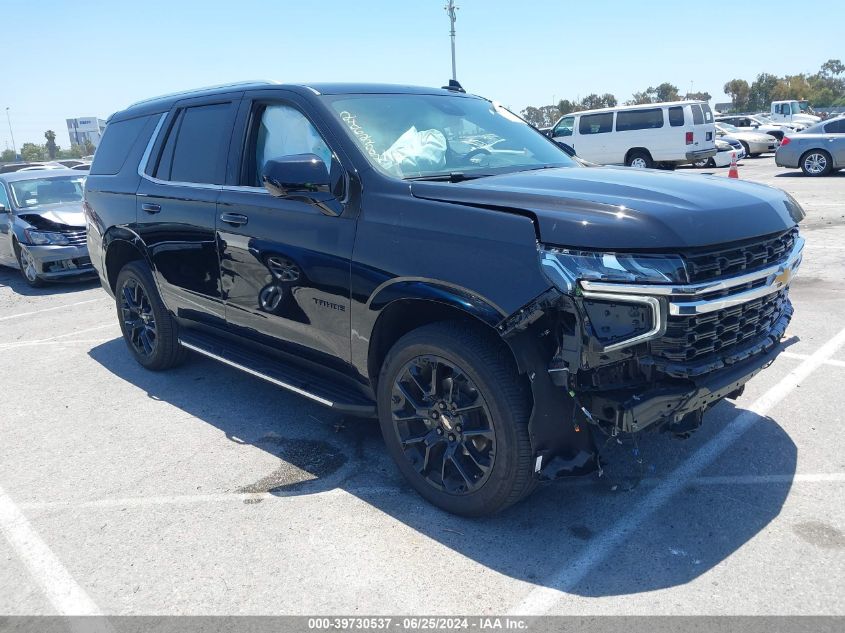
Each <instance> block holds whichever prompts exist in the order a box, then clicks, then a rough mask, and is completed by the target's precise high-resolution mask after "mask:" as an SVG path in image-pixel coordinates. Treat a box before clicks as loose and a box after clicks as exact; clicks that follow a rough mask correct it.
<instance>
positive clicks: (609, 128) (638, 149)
mask: <svg viewBox="0 0 845 633" xmlns="http://www.w3.org/2000/svg"><path fill="white" fill-rule="evenodd" d="M550 136H551V137H552V138H553V139H554V140H555V141H557V142H558V143H561V144H563V145H568V146H569V147H570V148H572V149H573V150H574V151H575V153H576V155H577V156H578V157H579V158H583V159H584V160H588V161H591V162H593V163H598V164H600V165H628V166H631V167H668V168H672V167H674V166H675V165H683V164H685V163H694V162H696V161H700V160H706V159H708V158H710V157H711V156H715V155H716V141H715V138H716V128H715V126H714V124H713V112H712V111H711V110H710V106H709V105H707V103H705V102H703V101H673V102H670V103H649V104H645V105H633V106H619V107H616V108H602V109H600V110H584V111H583V112H575V113H572V114H567V115H565V116H563V117H561V118H560V119H559V120H558V122H557V123H555V125H554V127H552V130H551V133H550Z"/></svg>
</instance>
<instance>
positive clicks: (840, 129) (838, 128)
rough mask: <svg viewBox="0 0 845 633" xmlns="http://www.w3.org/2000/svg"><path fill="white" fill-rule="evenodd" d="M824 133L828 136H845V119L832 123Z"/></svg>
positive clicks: (825, 127)
mask: <svg viewBox="0 0 845 633" xmlns="http://www.w3.org/2000/svg"><path fill="white" fill-rule="evenodd" d="M824 131H825V132H826V133H827V134H845V119H840V120H838V121H831V122H830V123H828V124H826V125H825V126H824Z"/></svg>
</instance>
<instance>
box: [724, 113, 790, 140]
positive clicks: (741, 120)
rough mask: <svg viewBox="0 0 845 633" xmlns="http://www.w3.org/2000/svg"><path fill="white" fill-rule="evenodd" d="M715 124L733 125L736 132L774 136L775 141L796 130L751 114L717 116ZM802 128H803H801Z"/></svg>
mask: <svg viewBox="0 0 845 633" xmlns="http://www.w3.org/2000/svg"><path fill="white" fill-rule="evenodd" d="M716 122H717V123H727V124H729V125H733V126H734V127H735V128H737V129H738V130H741V131H743V132H761V133H763V134H768V135H769V136H774V137H775V138H776V139H777V140H779V141H780V140H781V139H782V138H783V137H784V135H785V134H786V133H787V132H794V131H795V129H796V128H793V127H789V126H787V125H785V124H784V125H781V124H778V123H772V122H767V121H766V120H765V119H762V118H760V117H758V116H756V115H753V114H741V115H729V116H717V117H716ZM801 127H802V128H803V126H801Z"/></svg>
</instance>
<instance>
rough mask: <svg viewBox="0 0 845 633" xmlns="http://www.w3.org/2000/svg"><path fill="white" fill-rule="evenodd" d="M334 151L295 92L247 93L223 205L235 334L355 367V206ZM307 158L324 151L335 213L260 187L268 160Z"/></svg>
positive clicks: (220, 228) (226, 282)
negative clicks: (350, 362) (352, 340)
mask: <svg viewBox="0 0 845 633" xmlns="http://www.w3.org/2000/svg"><path fill="white" fill-rule="evenodd" d="M336 147H337V146H336V143H335V142H334V140H333V139H332V137H331V134H330V132H329V131H328V129H327V128H326V127H325V125H324V123H323V122H321V121H319V120H316V119H314V118H313V117H312V116H311V115H310V114H309V108H308V107H307V105H306V104H305V103H303V102H302V101H301V100H300V98H299V97H298V96H297V95H295V94H293V93H289V92H287V91H282V90H271V91H257V92H255V93H248V94H247V96H246V97H245V98H244V100H243V103H242V105H241V109H240V112H239V114H238V124H237V126H236V131H235V137H234V140H233V152H232V156H231V158H230V169H229V182H228V183H227V186H226V187H225V188H224V190H223V192H222V194H221V196H220V199H219V205H218V221H217V234H218V239H219V244H220V249H221V258H222V261H221V275H222V287H223V292H224V298H225V302H226V320H227V323H228V327H229V328H230V329H231V330H233V331H234V332H235V333H236V334H239V335H241V336H244V337H247V338H252V339H255V340H257V341H258V342H261V343H264V344H267V345H270V346H273V347H276V348H278V349H280V350H282V351H292V352H295V353H296V354H297V355H298V356H300V357H302V356H305V357H311V359H312V360H316V361H318V362H322V363H331V362H333V361H334V359H341V360H343V361H348V359H349V349H350V316H349V315H350V294H349V292H350V286H349V284H350V260H351V257H352V247H353V242H354V239H355V225H356V222H355V215H356V212H355V208H353V207H352V206H351V205H350V203H349V202H348V201H347V195H346V193H347V187H348V185H347V176H346V174H347V171H346V169H345V168H344V167H343V165H342V160H343V159H342V158H341V156H339V155H338V153H337V149H336ZM304 153H310V154H316V155H317V156H318V157H319V158H320V159H321V160H323V161H324V162H325V163H326V166H327V167H328V168H329V171H330V173H331V175H332V178H333V182H334V187H333V190H334V191H335V192H336V198H337V204H336V205H335V206H333V208H331V209H321V208H320V207H319V206H317V205H316V204H313V203H311V202H308V201H306V200H304V199H296V198H277V197H274V196H271V195H270V194H269V193H268V192H267V190H266V189H264V187H262V186H261V184H260V174H261V171H262V167H263V165H264V163H265V162H266V161H267V160H268V159H273V158H279V157H282V156H289V155H297V154H304ZM335 214H337V215H335ZM231 220H234V222H233V221H231ZM334 362H336V361H334Z"/></svg>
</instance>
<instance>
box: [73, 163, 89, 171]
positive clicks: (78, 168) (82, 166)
mask: <svg viewBox="0 0 845 633" xmlns="http://www.w3.org/2000/svg"><path fill="white" fill-rule="evenodd" d="M71 169H73V170H75V171H89V170H90V169H91V163H80V164H79V165H76V166H74V167H71Z"/></svg>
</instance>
